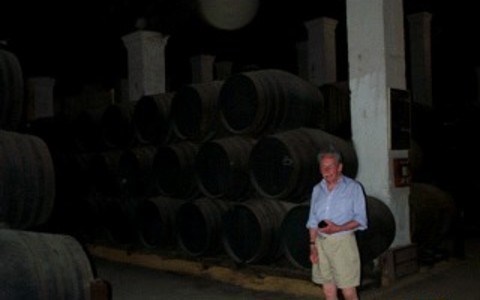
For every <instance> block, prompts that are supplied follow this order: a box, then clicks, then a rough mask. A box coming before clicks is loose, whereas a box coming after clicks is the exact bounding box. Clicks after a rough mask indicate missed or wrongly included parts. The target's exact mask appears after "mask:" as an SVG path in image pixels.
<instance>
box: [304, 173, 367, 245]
mask: <svg viewBox="0 0 480 300" xmlns="http://www.w3.org/2000/svg"><path fill="white" fill-rule="evenodd" d="M321 220H330V221H332V222H334V223H335V224H338V225H343V224H345V223H347V222H349V221H352V220H355V221H357V222H358V223H359V224H360V226H359V227H357V228H356V229H355V230H364V229H366V228H367V226H368V224H367V211H366V200H365V194H364V193H363V189H362V186H361V185H360V183H359V182H358V181H356V180H354V179H352V178H349V177H347V176H345V175H342V176H341V177H340V179H339V181H338V183H337V185H336V186H335V188H334V189H333V190H332V191H328V189H327V183H326V182H325V180H322V181H320V183H317V184H316V185H315V186H314V187H313V191H312V198H311V200H310V213H309V215H308V220H307V228H317V226H318V222H320V221H321ZM346 232H347V231H342V232H337V233H334V234H333V235H336V234H343V233H346Z"/></svg>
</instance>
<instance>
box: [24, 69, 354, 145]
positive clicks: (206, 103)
mask: <svg viewBox="0 0 480 300" xmlns="http://www.w3.org/2000/svg"><path fill="white" fill-rule="evenodd" d="M345 90H347V91H348V87H346V85H342V84H329V85H325V86H322V87H320V88H319V87H317V86H315V85H313V84H311V83H310V82H308V81H305V80H304V79H302V78H300V77H298V76H296V75H294V74H292V73H289V72H286V71H283V70H277V69H266V70H257V71H250V72H244V73H238V74H233V75H231V76H230V77H229V78H227V79H225V80H223V81H212V82H205V83H196V84H186V85H184V86H182V87H181V88H180V89H179V90H178V91H174V92H169V93H164V94H157V95H146V96H143V97H141V98H140V99H139V100H136V101H129V102H120V103H112V104H109V105H107V106H103V107H98V108H91V109H84V110H82V111H80V112H78V113H77V114H74V115H72V116H65V115H62V114H59V115H58V116H57V117H56V118H54V119H53V120H50V122H49V120H42V119H40V120H37V121H36V122H32V124H29V126H31V127H32V128H31V129H30V130H34V131H37V132H41V131H43V133H46V131H50V132H54V131H57V132H58V131H59V130H60V131H62V132H61V133H60V132H59V133H58V134H59V135H61V137H57V140H58V139H62V137H63V141H62V142H63V143H65V140H64V139H65V138H68V137H69V138H70V139H71V141H70V143H69V144H66V145H63V146H64V147H70V148H72V149H75V150H79V151H85V152H91V151H103V150H107V149H118V148H121V149H125V148H131V147H135V146H139V145H155V146H158V145H165V144H169V143H174V142H179V141H185V140H188V141H191V142H193V143H197V144H199V143H203V142H205V141H209V140H212V139H218V138H222V137H226V136H232V135H242V136H248V137H252V138H259V137H260V136H263V135H265V134H272V133H276V132H280V131H285V130H289V129H294V128H298V127H311V128H320V129H324V130H325V131H327V132H330V133H332V134H335V135H337V134H339V133H342V134H343V132H344V131H345V128H349V124H350V123H349V120H350V115H349V94H348V92H347V91H345ZM323 95H326V96H323ZM62 116H63V118H62ZM44 127H49V128H48V129H44ZM52 127H55V128H52ZM59 127H61V128H59ZM50 135H52V134H51V133H50ZM345 135H346V138H350V136H349V135H348V134H345ZM342 137H343V135H342Z"/></svg>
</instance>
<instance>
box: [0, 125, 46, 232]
mask: <svg viewBox="0 0 480 300" xmlns="http://www.w3.org/2000/svg"><path fill="white" fill-rule="evenodd" d="M0 166H1V167H0V179H1V180H0V181H1V186H2V187H1V188H0V220H3V221H4V222H6V223H7V224H8V225H9V227H10V228H15V229H27V228H31V227H33V226H37V225H41V224H44V223H45V222H46V221H47V220H48V219H49V217H50V214H51V213H52V209H53V206H54V199H55V172H54V168H53V162H52V157H51V155H50V151H49V149H48V147H47V145H46V144H45V143H44V142H43V140H41V139H40V138H38V137H36V136H33V135H28V134H21V133H16V132H10V131H5V130H0Z"/></svg>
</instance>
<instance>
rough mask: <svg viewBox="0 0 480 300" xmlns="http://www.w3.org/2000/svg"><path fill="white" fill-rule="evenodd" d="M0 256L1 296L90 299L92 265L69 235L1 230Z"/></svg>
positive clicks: (40, 298) (10, 297)
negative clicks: (0, 261) (0, 258)
mask: <svg viewBox="0 0 480 300" xmlns="http://www.w3.org/2000/svg"><path fill="white" fill-rule="evenodd" d="M0 256H1V257H2V264H1V265H2V267H1V268H0V280H1V282H2V284H1V288H0V299H38V300H50V299H72V300H75V299H77V300H86V299H91V297H90V283H91V282H92V280H93V279H94V276H93V272H92V268H91V264H90V261H89V259H88V257H87V255H86V253H85V251H84V250H83V248H82V246H81V245H80V244H79V243H78V242H77V240H75V239H74V238H73V237H71V236H68V235H60V234H49V233H39V232H29V231H21V230H9V229H0Z"/></svg>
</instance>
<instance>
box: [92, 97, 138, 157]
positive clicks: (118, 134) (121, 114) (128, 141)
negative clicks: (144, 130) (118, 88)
mask: <svg viewBox="0 0 480 300" xmlns="http://www.w3.org/2000/svg"><path fill="white" fill-rule="evenodd" d="M135 104H136V102H135V101H129V102H122V103H114V104H111V105H109V106H108V107H107V108H106V109H105V112H104V113H103V115H102V120H101V123H102V125H101V126H102V136H103V140H104V143H105V144H106V145H107V147H110V148H122V149H126V148H128V147H131V146H133V145H135V142H136V139H135V130H134V127H133V121H132V116H133V112H134V111H135Z"/></svg>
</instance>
